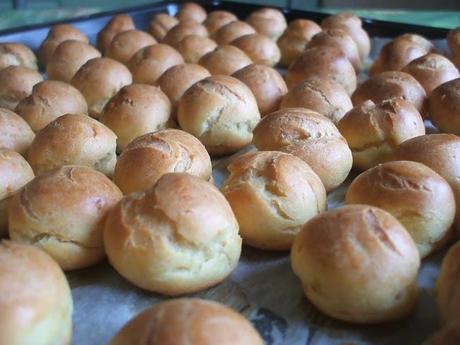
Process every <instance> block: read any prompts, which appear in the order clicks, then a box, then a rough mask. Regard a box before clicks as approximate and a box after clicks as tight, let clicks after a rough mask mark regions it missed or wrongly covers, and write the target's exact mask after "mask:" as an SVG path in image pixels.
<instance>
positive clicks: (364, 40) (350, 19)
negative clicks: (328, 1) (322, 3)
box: [321, 12, 371, 61]
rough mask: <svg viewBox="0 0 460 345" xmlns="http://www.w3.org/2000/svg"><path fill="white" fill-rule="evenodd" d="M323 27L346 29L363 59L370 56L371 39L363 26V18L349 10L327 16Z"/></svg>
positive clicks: (322, 24) (322, 23)
mask: <svg viewBox="0 0 460 345" xmlns="http://www.w3.org/2000/svg"><path fill="white" fill-rule="evenodd" d="M321 27H322V28H323V29H341V30H344V31H346V32H347V33H348V34H349V35H350V36H351V37H352V38H353V39H354V41H355V42H356V44H357V45H358V49H359V55H360V56H361V61H364V59H366V58H367V57H368V56H369V52H370V51H371V40H370V38H369V35H368V34H367V32H366V31H365V30H364V29H363V28H362V22H361V19H359V18H358V17H356V16H354V15H353V14H351V13H348V12H341V13H337V14H335V15H333V16H329V17H327V18H325V19H324V20H323V21H322V22H321Z"/></svg>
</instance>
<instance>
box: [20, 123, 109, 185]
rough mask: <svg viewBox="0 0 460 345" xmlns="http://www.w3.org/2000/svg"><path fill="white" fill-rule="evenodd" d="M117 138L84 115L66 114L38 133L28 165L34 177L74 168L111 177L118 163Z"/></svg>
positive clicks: (32, 145)
mask: <svg viewBox="0 0 460 345" xmlns="http://www.w3.org/2000/svg"><path fill="white" fill-rule="evenodd" d="M116 138H117V137H116V135H115V134H114V133H113V132H112V131H111V130H110V129H109V128H108V127H106V126H105V125H103V124H102V123H100V122H99V121H96V120H94V119H92V118H90V117H89V116H87V115H81V114H66V115H63V116H60V117H58V118H57V119H56V120H54V121H53V122H51V123H49V124H48V125H47V126H46V127H45V128H43V129H42V130H41V131H40V132H38V133H37V136H36V137H35V139H34V141H33V142H32V144H31V145H30V147H29V152H28V154H27V161H28V162H29V163H30V165H31V167H32V168H33V169H34V172H35V174H36V175H41V174H44V173H45V172H47V171H49V170H51V169H54V168H56V167H59V166H63V165H69V164H75V165H84V166H88V167H92V168H94V169H96V170H99V171H101V172H103V173H104V174H106V175H109V176H111V175H112V173H113V169H114V167H115V162H116V159H117V157H116V153H115V151H116V145H117V144H116Z"/></svg>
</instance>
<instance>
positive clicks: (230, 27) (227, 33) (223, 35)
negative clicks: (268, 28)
mask: <svg viewBox="0 0 460 345" xmlns="http://www.w3.org/2000/svg"><path fill="white" fill-rule="evenodd" d="M255 33H256V30H255V29H254V28H253V27H252V26H251V25H249V24H248V23H246V22H243V21H241V20H235V21H231V22H230V23H228V24H226V25H224V26H222V27H221V28H220V29H219V30H217V31H216V33H215V35H214V39H215V40H216V42H217V43H218V44H220V45H223V44H230V43H231V42H233V41H234V40H236V39H237V38H239V37H241V36H246V35H250V34H255Z"/></svg>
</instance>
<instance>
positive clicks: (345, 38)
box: [306, 29, 361, 73]
mask: <svg viewBox="0 0 460 345" xmlns="http://www.w3.org/2000/svg"><path fill="white" fill-rule="evenodd" d="M320 46H332V47H337V48H339V49H340V50H341V51H342V52H343V53H344V54H345V56H346V57H347V58H348V60H350V62H351V64H352V65H353V68H354V69H355V71H356V73H359V71H360V69H361V57H360V55H359V49H358V45H357V44H356V42H355V41H354V40H353V38H351V36H350V35H349V34H348V33H347V32H346V31H344V30H341V29H325V30H323V31H321V32H318V33H317V34H316V35H315V36H313V37H312V39H311V40H310V42H308V44H307V47H306V48H307V49H308V48H312V47H320Z"/></svg>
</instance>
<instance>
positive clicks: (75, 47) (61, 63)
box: [46, 40, 101, 83]
mask: <svg viewBox="0 0 460 345" xmlns="http://www.w3.org/2000/svg"><path fill="white" fill-rule="evenodd" d="M98 57H101V53H100V52H99V51H98V50H97V49H96V48H94V47H93V46H91V45H89V44H87V43H84V42H80V41H75V40H68V41H64V42H62V43H61V44H59V45H58V46H57V48H56V50H55V51H54V53H53V55H51V57H50V59H49V62H48V64H47V65H46V74H47V75H48V79H55V80H61V81H65V82H66V83H70V81H71V80H72V78H73V76H74V75H75V73H77V71H78V70H79V69H80V67H81V66H83V65H84V64H85V63H86V62H88V60H91V59H94V58H98Z"/></svg>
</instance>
